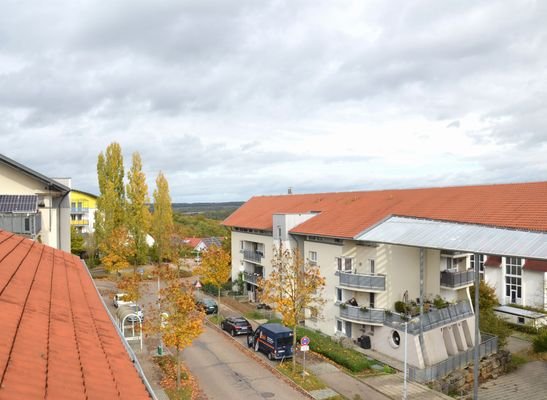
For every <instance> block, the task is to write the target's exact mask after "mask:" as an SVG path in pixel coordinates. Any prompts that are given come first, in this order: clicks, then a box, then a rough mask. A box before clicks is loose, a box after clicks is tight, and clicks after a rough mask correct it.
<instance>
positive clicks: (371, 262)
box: [368, 259, 375, 274]
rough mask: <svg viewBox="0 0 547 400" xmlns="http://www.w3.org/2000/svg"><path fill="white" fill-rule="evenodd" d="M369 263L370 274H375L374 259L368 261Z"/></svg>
mask: <svg viewBox="0 0 547 400" xmlns="http://www.w3.org/2000/svg"><path fill="white" fill-rule="evenodd" d="M368 263H369V265H370V273H371V274H374V269H375V261H374V260H373V259H370V260H368Z"/></svg>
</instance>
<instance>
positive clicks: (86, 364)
mask: <svg viewBox="0 0 547 400" xmlns="http://www.w3.org/2000/svg"><path fill="white" fill-rule="evenodd" d="M84 268H85V266H84V265H83V264H82V262H81V261H80V260H79V259H78V258H77V257H75V256H73V255H72V254H69V253H66V252H63V251H60V250H57V249H54V248H52V247H49V246H46V245H43V244H40V243H37V242H33V241H31V240H29V239H25V238H22V237H20V236H17V235H14V234H11V233H8V232H5V231H1V230H0V325H1V329H0V398H2V399H45V398H50V399H73V398H74V399H83V398H89V399H149V398H150V396H149V395H148V393H147V391H146V389H145V387H144V384H143V383H142V381H141V379H140V378H139V376H138V374H137V371H136V369H135V368H134V367H133V364H132V363H131V361H130V359H129V356H128V354H127V352H126V351H125V349H124V346H123V344H122V342H121V339H120V337H119V336H118V333H117V332H116V329H115V327H114V326H113V325H112V322H111V320H110V318H109V316H108V314H107V312H106V310H105V308H104V306H103V304H102V302H101V299H100V298H99V296H98V294H97V292H96V289H95V287H94V285H93V282H92V280H91V277H90V276H89V274H88V273H87V271H85V270H84Z"/></svg>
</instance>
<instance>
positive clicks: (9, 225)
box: [0, 213, 42, 237]
mask: <svg viewBox="0 0 547 400" xmlns="http://www.w3.org/2000/svg"><path fill="white" fill-rule="evenodd" d="M0 229H4V230H6V231H10V232H13V233H16V234H20V235H29V236H31V237H35V236H36V235H38V234H39V233H40V231H41V230H42V214H40V213H36V214H11V213H10V214H0Z"/></svg>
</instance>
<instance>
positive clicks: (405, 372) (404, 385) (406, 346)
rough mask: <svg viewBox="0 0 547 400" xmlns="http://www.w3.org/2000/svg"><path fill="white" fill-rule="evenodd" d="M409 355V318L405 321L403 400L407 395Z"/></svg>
mask: <svg viewBox="0 0 547 400" xmlns="http://www.w3.org/2000/svg"><path fill="white" fill-rule="evenodd" d="M407 355H408V320H407V321H405V359H404V374H403V376H404V380H403V400H406V396H407V374H408V372H407V371H408V367H407V362H408V360H407V358H408V357H407Z"/></svg>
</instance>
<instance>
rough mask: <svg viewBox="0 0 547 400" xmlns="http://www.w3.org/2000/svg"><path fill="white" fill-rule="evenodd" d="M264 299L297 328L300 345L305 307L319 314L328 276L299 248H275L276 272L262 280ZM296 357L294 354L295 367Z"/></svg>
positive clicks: (273, 261) (294, 336)
mask: <svg viewBox="0 0 547 400" xmlns="http://www.w3.org/2000/svg"><path fill="white" fill-rule="evenodd" d="M258 284H259V287H260V289H261V290H262V297H261V300H262V301H263V302H266V303H271V304H273V305H274V307H275V309H276V311H278V312H279V313H280V314H281V316H282V318H283V323H284V324H285V325H287V326H289V327H291V328H292V329H293V348H294V349H296V326H297V325H298V322H299V321H301V320H303V319H305V311H306V310H309V311H311V313H312V315H314V316H318V315H319V312H320V310H321V308H322V307H323V305H324V304H325V299H324V298H323V297H322V292H323V289H324V287H325V278H324V277H322V276H321V273H320V269H319V266H318V265H311V264H310V263H308V262H304V259H303V257H302V256H301V254H300V252H299V251H298V250H296V249H295V250H290V249H284V248H282V247H280V248H277V247H276V248H274V256H273V259H272V272H271V273H270V275H269V277H268V278H267V279H262V280H259V282H258ZM295 369H296V358H295V357H293V371H294V370H295Z"/></svg>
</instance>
